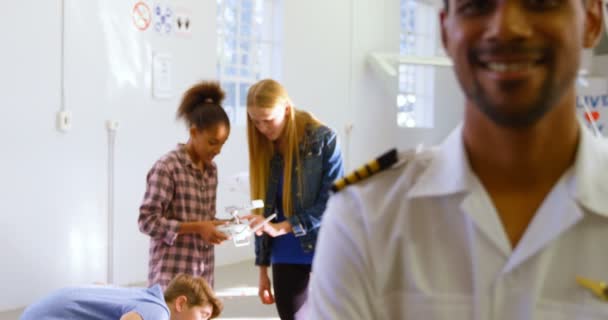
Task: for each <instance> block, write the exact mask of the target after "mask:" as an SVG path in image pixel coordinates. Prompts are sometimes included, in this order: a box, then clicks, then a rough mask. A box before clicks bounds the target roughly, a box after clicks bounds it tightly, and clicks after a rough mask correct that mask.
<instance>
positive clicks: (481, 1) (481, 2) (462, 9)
mask: <svg viewBox="0 0 608 320" xmlns="http://www.w3.org/2000/svg"><path fill="white" fill-rule="evenodd" d="M493 3H494V1H491V0H468V1H459V2H458V5H457V12H458V13H459V14H462V15H465V16H475V15H480V14H484V13H487V12H488V11H489V10H490V9H491V8H492V6H493Z"/></svg>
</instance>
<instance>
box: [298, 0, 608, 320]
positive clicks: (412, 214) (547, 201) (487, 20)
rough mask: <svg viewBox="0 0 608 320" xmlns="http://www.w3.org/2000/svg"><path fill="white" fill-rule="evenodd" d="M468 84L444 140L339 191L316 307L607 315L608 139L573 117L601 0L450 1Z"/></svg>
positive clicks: (387, 315) (404, 315) (453, 50)
mask: <svg viewBox="0 0 608 320" xmlns="http://www.w3.org/2000/svg"><path fill="white" fill-rule="evenodd" d="M440 20H441V31H442V40H443V44H444V47H445V49H446V52H447V53H448V55H449V56H450V57H451V59H452V60H453V62H454V70H455V73H456V75H457V78H458V80H459V82H460V85H461V88H462V89H463V92H464V94H465V97H466V102H465V103H466V107H465V116H464V122H463V124H462V126H460V127H459V128H457V129H456V130H455V131H454V132H452V134H451V135H450V136H449V137H448V138H447V139H446V141H445V142H444V143H443V144H442V145H441V146H440V148H439V149H437V150H423V151H420V152H405V153H402V154H400V155H399V157H400V162H398V163H397V164H396V165H394V166H393V167H392V168H391V169H387V170H383V171H382V172H380V173H378V174H377V175H375V176H374V177H372V178H369V179H365V180H364V181H361V182H359V183H358V184H356V185H353V186H349V187H347V188H345V189H344V190H342V191H340V192H338V193H336V194H335V195H334V196H332V197H331V199H330V201H329V204H328V208H327V211H326V213H325V216H324V220H323V225H322V227H321V232H320V236H319V240H318V241H319V243H318V247H317V252H316V255H315V260H314V264H313V277H312V280H311V293H310V304H311V307H310V310H309V311H310V319H332V320H333V319H374V320H376V319H406V320H407V319H425V320H442V319H467V320H469V319H474V320H513V319H518V320H519V319H526V320H527V319H529V320H532V319H535V320H536V319H540V320H542V319H551V320H559V319H564V320H565V319H608V302H607V301H606V300H604V298H606V297H608V295H607V293H608V290H606V288H605V285H604V284H603V283H602V281H608V249H606V244H607V243H608V146H607V145H606V143H605V142H603V141H601V140H600V138H597V137H594V136H592V135H591V134H590V133H589V132H588V131H587V129H586V128H584V126H581V125H580V123H579V122H578V120H577V116H576V106H575V103H576V101H575V98H576V94H575V80H576V76H577V71H578V68H579V64H580V59H581V51H582V49H583V48H591V47H593V46H594V45H595V44H596V43H597V42H598V40H599V37H600V35H601V29H602V12H601V1H600V0H541V1H533V0H449V1H446V3H445V5H444V8H443V10H442V11H441V14H440Z"/></svg>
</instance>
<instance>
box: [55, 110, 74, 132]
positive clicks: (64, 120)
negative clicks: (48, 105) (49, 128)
mask: <svg viewBox="0 0 608 320" xmlns="http://www.w3.org/2000/svg"><path fill="white" fill-rule="evenodd" d="M71 128H72V113H71V112H70V111H67V110H62V111H59V112H58V113H57V130H59V131H61V132H68V131H69V130H70V129H71Z"/></svg>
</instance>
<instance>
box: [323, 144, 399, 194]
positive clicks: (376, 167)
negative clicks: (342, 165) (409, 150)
mask: <svg viewBox="0 0 608 320" xmlns="http://www.w3.org/2000/svg"><path fill="white" fill-rule="evenodd" d="M397 158H398V157H397V149H391V150H389V151H388V152H386V153H384V154H382V155H381V156H379V157H378V158H376V159H374V160H372V161H370V162H368V163H366V164H364V165H362V166H361V167H359V168H357V169H356V170H355V171H353V172H351V173H349V174H348V175H346V176H345V177H343V178H340V179H338V180H336V181H335V182H334V184H333V185H332V187H331V190H332V191H333V192H338V191H340V190H342V189H344V188H345V187H346V186H348V185H350V184H353V183H356V182H359V181H362V180H365V179H367V178H369V177H371V176H373V175H374V174H376V173H378V172H380V171H382V170H385V169H387V168H390V167H391V166H392V165H394V164H395V163H396V162H397V160H398V159H397Z"/></svg>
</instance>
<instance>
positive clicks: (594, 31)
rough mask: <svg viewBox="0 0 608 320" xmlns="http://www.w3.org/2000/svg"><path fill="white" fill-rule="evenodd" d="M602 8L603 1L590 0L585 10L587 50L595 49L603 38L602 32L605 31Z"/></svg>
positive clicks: (585, 46)
mask: <svg viewBox="0 0 608 320" xmlns="http://www.w3.org/2000/svg"><path fill="white" fill-rule="evenodd" d="M602 6H604V3H603V0H590V2H589V4H588V5H587V6H586V8H585V18H586V19H585V29H584V32H585V35H584V39H583V47H584V48H585V49H590V48H593V47H595V46H596V45H597V44H598V42H599V41H600V37H601V36H602V30H603V29H604V14H603V12H602V10H603V8H602Z"/></svg>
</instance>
